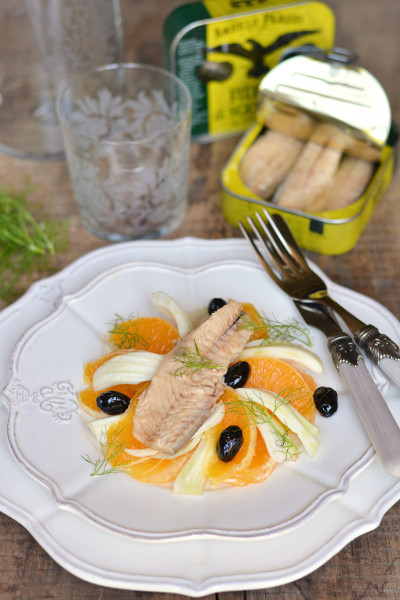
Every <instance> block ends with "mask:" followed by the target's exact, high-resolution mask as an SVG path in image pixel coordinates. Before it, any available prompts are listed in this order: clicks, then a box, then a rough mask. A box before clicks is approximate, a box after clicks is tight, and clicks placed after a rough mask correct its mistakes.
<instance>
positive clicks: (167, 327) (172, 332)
mask: <svg viewBox="0 0 400 600" xmlns="http://www.w3.org/2000/svg"><path fill="white" fill-rule="evenodd" d="M178 339H179V333H178V330H177V329H176V328H175V327H174V326H173V325H171V323H169V322H168V321H166V320H165V319H160V318H158V317H140V318H138V319H131V320H128V321H122V320H121V321H118V322H117V323H116V324H115V327H114V329H113V331H112V332H111V333H110V341H111V342H112V343H113V344H115V345H116V346H117V347H118V348H124V349H130V348H134V349H136V350H147V351H148V352H155V353H156V354H167V353H168V352H170V350H172V349H173V347H174V346H175V344H176V342H177V340H178Z"/></svg>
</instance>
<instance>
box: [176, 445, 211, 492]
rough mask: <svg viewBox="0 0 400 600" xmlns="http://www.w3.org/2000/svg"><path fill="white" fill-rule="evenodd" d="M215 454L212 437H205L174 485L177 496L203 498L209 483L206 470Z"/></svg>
mask: <svg viewBox="0 0 400 600" xmlns="http://www.w3.org/2000/svg"><path fill="white" fill-rule="evenodd" d="M214 452H215V448H214V444H213V443H212V436H210V435H205V436H204V437H203V439H202V440H201V442H200V444H199V445H198V446H197V448H196V450H195V451H194V452H193V454H192V456H191V457H190V458H189V460H188V462H187V463H186V464H185V466H184V467H183V469H182V470H181V472H180V473H179V475H178V477H177V478H176V479H175V483H174V493H175V494H188V495H192V496H201V495H202V494H203V492H204V488H205V486H206V483H207V477H206V474H205V473H206V468H207V465H208V463H209V462H210V460H211V457H212V456H213V453H214Z"/></svg>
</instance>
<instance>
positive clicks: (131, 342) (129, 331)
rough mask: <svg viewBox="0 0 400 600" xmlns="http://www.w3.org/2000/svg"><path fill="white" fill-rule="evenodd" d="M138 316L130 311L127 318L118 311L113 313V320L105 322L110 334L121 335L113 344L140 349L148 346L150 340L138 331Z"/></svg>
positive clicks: (123, 347) (122, 347)
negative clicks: (109, 327) (108, 326)
mask: <svg viewBox="0 0 400 600" xmlns="http://www.w3.org/2000/svg"><path fill="white" fill-rule="evenodd" d="M139 323H140V318H139V317H138V316H135V314H134V313H131V314H130V315H129V316H128V317H127V318H125V317H122V316H121V315H119V314H118V313H115V318H114V320H113V321H110V322H109V323H107V325H110V326H111V329H109V330H108V333H109V334H110V335H112V334H114V335H119V336H121V337H120V339H119V341H118V342H117V343H116V342H115V341H114V343H115V345H116V346H117V347H118V348H120V349H130V348H136V349H142V350H147V348H148V347H149V346H150V340H149V338H148V337H146V336H144V335H142V334H141V333H139Z"/></svg>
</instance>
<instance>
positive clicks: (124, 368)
mask: <svg viewBox="0 0 400 600" xmlns="http://www.w3.org/2000/svg"><path fill="white" fill-rule="evenodd" d="M162 358H163V357H162V356H161V355H160V354H155V353H154V352H146V351H138V352H126V353H124V354H118V355H117V356H113V358H110V360H108V361H107V362H105V363H103V364H102V365H100V367H99V368H98V369H97V370H96V371H95V372H94V375H93V389H95V390H104V389H106V388H110V387H112V386H113V385H119V384H122V383H126V384H136V383H142V381H150V379H151V378H152V377H153V375H154V374H155V372H156V371H157V369H158V365H159V364H160V362H161V360H162Z"/></svg>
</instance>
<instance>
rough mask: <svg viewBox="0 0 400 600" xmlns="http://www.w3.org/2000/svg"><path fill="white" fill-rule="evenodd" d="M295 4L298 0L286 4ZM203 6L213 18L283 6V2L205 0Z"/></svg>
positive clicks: (288, 1) (274, 0) (264, 0)
mask: <svg viewBox="0 0 400 600" xmlns="http://www.w3.org/2000/svg"><path fill="white" fill-rule="evenodd" d="M293 2H298V0H286V1H285V4H290V3H293ZM203 4H204V6H205V7H206V9H207V10H208V12H209V13H210V16H211V17H225V16H226V15H231V14H235V13H245V12H249V11H253V10H259V9H265V8H272V7H274V6H282V0H204V1H203Z"/></svg>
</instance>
